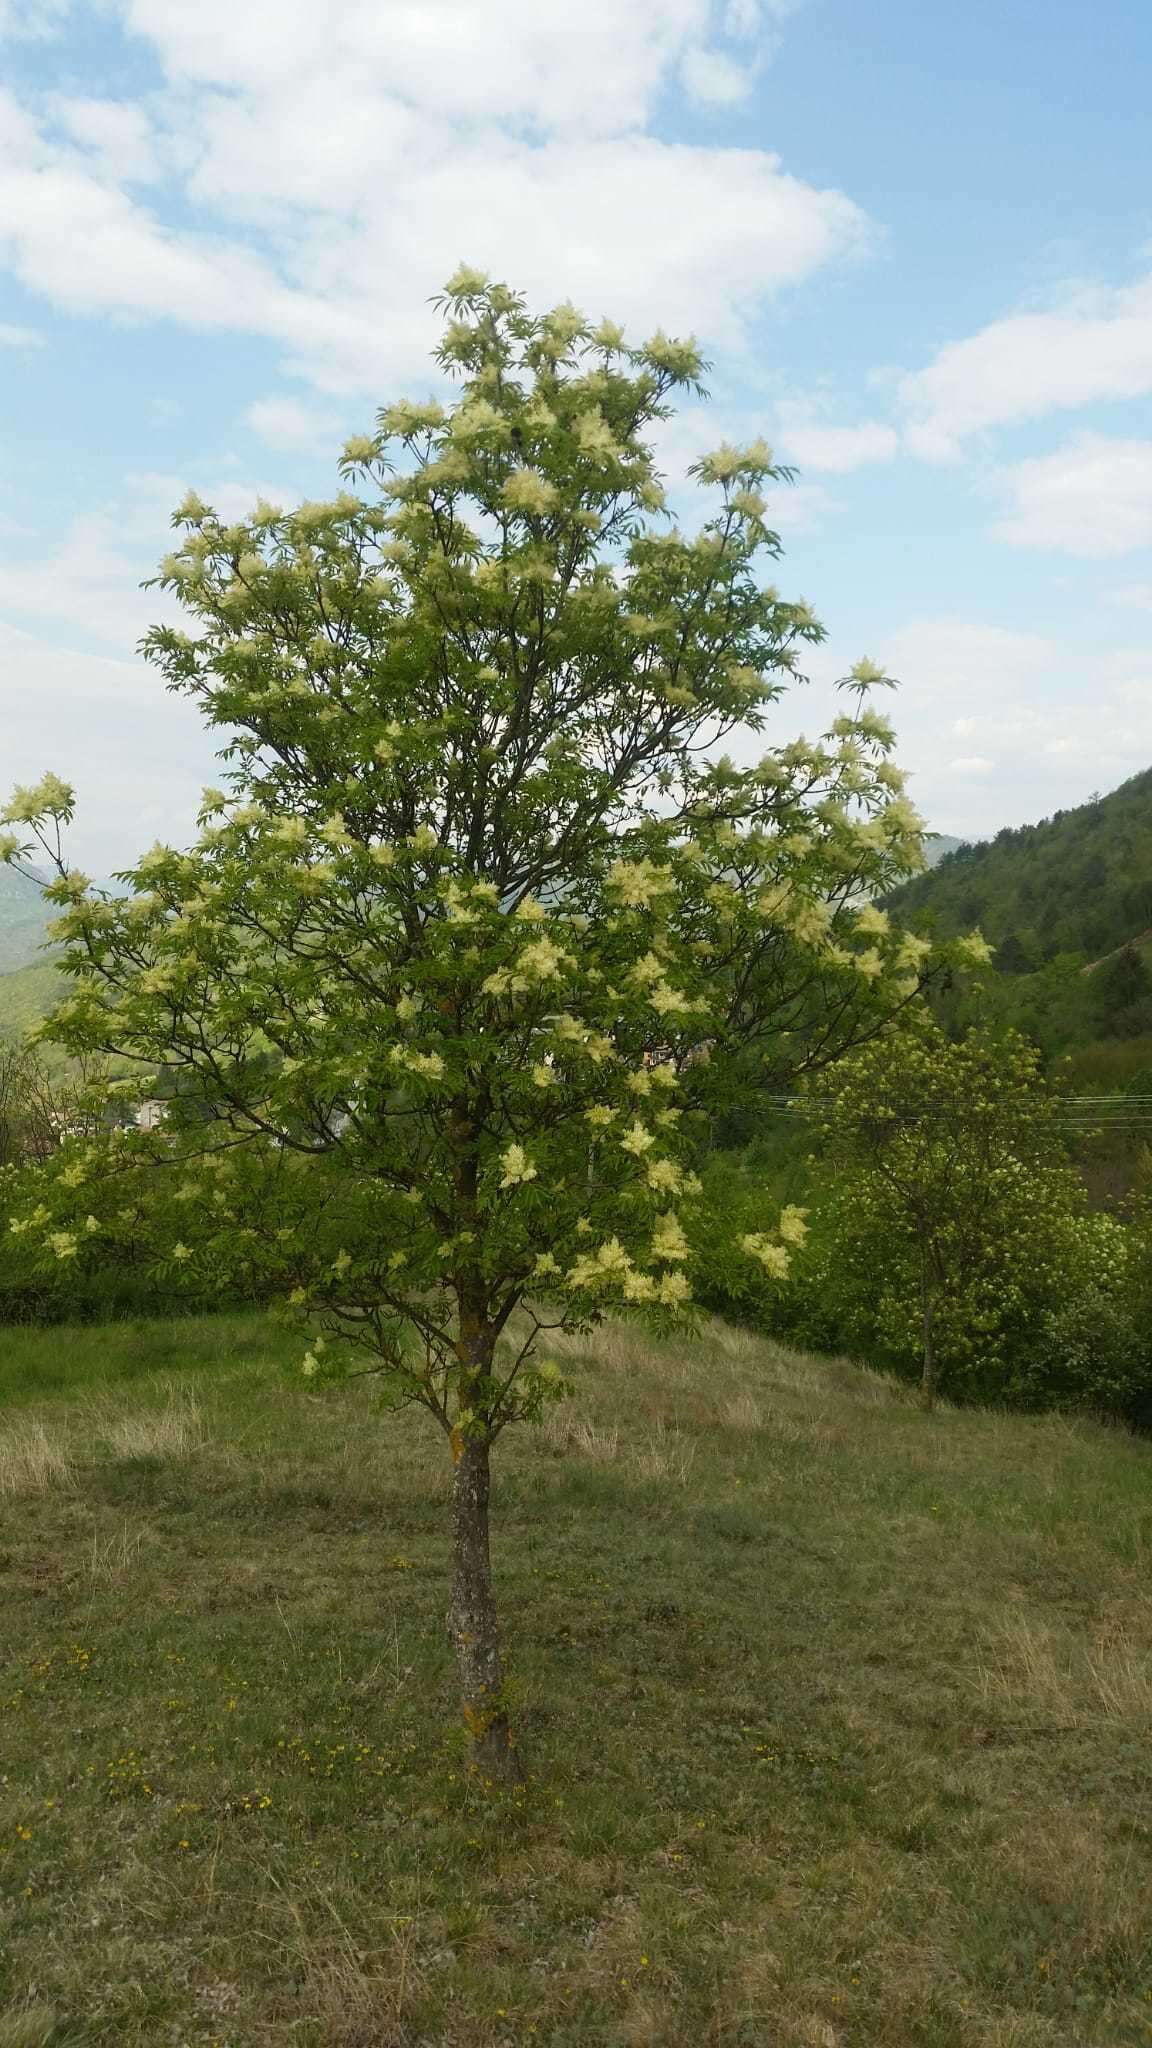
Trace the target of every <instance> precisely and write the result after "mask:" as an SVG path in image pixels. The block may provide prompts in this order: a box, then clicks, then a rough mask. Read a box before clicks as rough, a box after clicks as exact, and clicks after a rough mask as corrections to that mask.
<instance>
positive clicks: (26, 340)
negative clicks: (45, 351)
mask: <svg viewBox="0 0 1152 2048" xmlns="http://www.w3.org/2000/svg"><path fill="white" fill-rule="evenodd" d="M43 346H44V336H43V335H42V334H37V332H36V329H35V328H34V327H14V326H13V325H12V323H11V322H10V321H8V320H0V348H43Z"/></svg>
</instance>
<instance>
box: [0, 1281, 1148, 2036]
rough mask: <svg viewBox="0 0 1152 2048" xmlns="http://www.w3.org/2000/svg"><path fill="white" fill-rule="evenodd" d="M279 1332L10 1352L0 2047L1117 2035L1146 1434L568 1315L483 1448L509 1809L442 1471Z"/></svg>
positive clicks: (1130, 1899) (0, 1420)
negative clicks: (996, 1407) (461, 1604)
mask: <svg viewBox="0 0 1152 2048" xmlns="http://www.w3.org/2000/svg"><path fill="white" fill-rule="evenodd" d="M62 1339H64V1340H66V1341H62ZM284 1347H285V1336H284V1331H283V1329H282V1327H280V1326H279V1325H276V1324H274V1323H272V1322H271V1321H268V1322H265V1321H263V1320H262V1319H260V1318H257V1317H247V1318H234V1319H233V1318H228V1319H224V1318H220V1319H205V1320H203V1321H188V1322H184V1323H173V1324H166V1323H153V1324H139V1323H138V1324H125V1323H120V1324H113V1325H108V1326H105V1327H97V1328H93V1329H72V1330H68V1331H66V1332H61V1331H59V1330H49V1331H43V1330H40V1331H36V1330H10V1331H7V1332H6V1333H5V1374H4V1392H3V1403H4V1406H3V1408H2V1409H0V1490H3V1491H5V1492H7V1493H8V1494H9V1496H10V1503H9V1505H10V1512H9V1514H8V1516H7V1522H6V1529H5V1537H4V1542H5V1557H4V1563H5V1601H6V1606H7V1615H6V1621H7V1626H6V1628H5V1632H4V1645H3V1649H2V1650H0V1699H2V1700H3V1706H4V1778H3V1782H2V1784H0V1832H2V1837H3V1843H4V1850H3V1854H4V1860H5V1872H4V1875H5V1892H6V1896H7V1899H8V1901H9V1904H8V1907H7V1909H6V1924H5V1969H4V1980H3V1987H2V1990H0V2040H8V2041H12V2042H15V2041H17V2040H19V2041H21V2042H27V2043H32V2042H36V2043H48V2042H50V2041H52V2042H55V2041H59V2042H61V2043H63V2042H64V2041H66V2040H67V2041H73V2040H75V2041H81V2040H83V2041H89V2040H91V2041H92V2042H95V2041H96V2040H97V2039H99V2040H100V2041H108V2042H111V2041H115V2042H116V2043H117V2044H118V2048H157V2044H158V2043H161V2042H193V2041H204V2042H210V2041H212V2040H215V2041H219V2042H224V2041H227V2042H228V2043H229V2044H231V2048H259V2044H271V2043H272V2042H285V2041H288V2040H289V2039H291V2040H292V2041H298V2042H299V2043H300V2044H301V2048H305V2044H315V2048H320V2044H321V2043H323V2044H325V2048H367V2044H368V2043H370V2042H371V2043H377V2044H380V2048H385V2044H388V2048H417V2044H419V2043H432V2042H448V2041H451V2042H453V2043H454V2044H456V2048H520V2044H524V2048H529V2044H531V2043H535V2042H540V2043H541V2044H544V2043H550V2044H552V2048H561V2044H563V2048H591V2044H593V2043H601V2044H604V2043H620V2044H626V2043H632V2044H650V2048H655V2044H657V2043H658V2044H660V2048H701V2044H704V2043H714V2044H716V2048H738V2044H741V2043H746V2044H748V2048H753V2044H757V2043H759V2044H763V2048H767V2044H768V2043H771V2044H772V2048H819V2044H826V2048H833V2044H842V2048H848V2044H852V2048H911V2044H913V2043H918V2044H920V2048H958V2044H959V2043H961V2042H963V2043H965V2044H967V2048H1008V2044H1009V2042H1012V2043H1017V2044H1019V2048H1024V2044H1025V2043H1026V2042H1027V2043H1029V2044H1035V2048H1057V2044H1060V2048H1074V2044H1081V2048H1088V2044H1089V2043H1091V2044H1092V2048H1127V2044H1130V2043H1135V2042H1136V2041H1138V2040H1140V2039H1142V2038H1144V2036H1145V2034H1146V2033H1147V2012H1148V2005H1147V1994H1148V1986H1149V1984H1152V1836H1150V1833H1149V1829H1148V1826H1147V1823H1146V1820H1145V1818H1144V1810H1145V1804H1146V1792H1147V1768H1148V1754H1147V1752H1148V1742H1147V1735H1148V1726H1149V1718H1150V1715H1152V1606H1150V1604H1149V1600H1148V1592H1147V1580H1146V1570H1145V1566H1146V1549H1147V1541H1148V1527H1149V1510H1148V1501H1149V1497H1150V1495H1149V1486H1150V1482H1152V1445H1149V1444H1148V1443H1145V1442H1140V1441H1138V1440H1135V1439H1133V1438H1131V1437H1128V1436H1125V1435H1123V1434H1122V1433H1120V1432H1118V1431H1110V1430H1108V1429H1105V1428H1103V1427H1101V1426H1099V1425H1096V1424H1092V1423H1089V1422H1072V1421H1070V1420H1068V1419H1067V1418H1063V1417H1059V1416H1052V1417H1049V1418H1045V1419H1026V1418H1020V1417H1009V1416H1005V1415H1001V1414H993V1413H987V1412H983V1413H982V1412H979V1411H966V1412H957V1411H953V1410H947V1409H943V1410H941V1412H939V1413H938V1414H936V1415H935V1416H929V1417H926V1416H924V1415H923V1414H921V1413H920V1412H919V1411H918V1410H917V1409H916V1407H915V1406H914V1405H913V1404H912V1401H911V1399H910V1396H909V1394H908V1392H907V1391H906V1390H904V1389H903V1388H900V1387H898V1386H895V1385H891V1384H889V1383H888V1382H887V1381H885V1380H882V1379H879V1378H877V1377H875V1376H874V1375H872V1374H869V1373H866V1372H863V1371H860V1370H858V1369H856V1368H855V1367H852V1366H849V1365H847V1364H844V1363H843V1362H836V1361H822V1362H817V1361H815V1360H812V1359H807V1358H804V1357H802V1356H800V1355H798V1354H794V1353H788V1352H784V1351H782V1350H780V1349H779V1348H777V1347H776V1346H774V1345H772V1344H770V1343H767V1342H764V1341H761V1340H760V1339H758V1338H755V1337H752V1336H749V1335H745V1334H741V1333H739V1332H736V1331H733V1330H731V1329H727V1328H725V1327H724V1326H723V1325H722V1324H716V1323H713V1324H710V1325H708V1326H707V1327H706V1329H705V1330H704V1332H703V1334H702V1336H701V1338H700V1339H698V1340H689V1339H687V1338H680V1339H678V1340H676V1341H670V1342H667V1343H665V1344H659V1343H656V1342H655V1341H653V1340H650V1339H647V1338H645V1337H644V1336H643V1335H642V1334H640V1333H639V1332H637V1331H636V1330H635V1329H634V1328H626V1327H621V1326H606V1327H605V1328H603V1329H601V1330H600V1331H599V1332H596V1333H594V1334H592V1335H590V1336H587V1337H584V1338H581V1339H579V1340H572V1341H571V1342H570V1343H569V1344H568V1345H567V1346H566V1347H564V1350H565V1364H566V1367H568V1368H571V1370H572V1374H573V1377H574V1378H575V1380H576V1381H577V1383H578V1385H579V1387H580V1397H579V1402H578V1404H572V1405H571V1406H568V1405H561V1406H559V1407H558V1408H554V1409H553V1410H551V1411H550V1413H549V1417H548V1420H547V1421H546V1423H545V1424H544V1425H543V1426H541V1427H540V1428H538V1429H527V1428H524V1429H520V1430H517V1431H512V1432H510V1433H509V1435H508V1437H507V1438H506V1439H505V1440H504V1441H502V1443H501V1446H500V1454H499V1460H498V1467H497V1481H496V1524H495V1536H496V1546H495V1547H496V1568H497V1574H498V1580H499V1586H500V1593H501V1598H502V1603H503V1609H504V1613H505V1617H506V1624H507V1629H508V1638H509V1649H510V1653H511V1662H512V1667H513V1671H514V1674H515V1699H516V1706H515V1714H516V1719H517V1723H518V1726H519V1728H520V1732H521V1736H522V1740H523V1743H524V1746H525V1751H526V1760H527V1764H528V1771H529V1776H528V1781H527V1783H526V1784H525V1785H524V1786H522V1787H518V1788H516V1789H515V1790H513V1791H507V1792H501V1791H499V1790H497V1789H495V1788H486V1787H484V1786H482V1785H479V1784H474V1783H469V1782H467V1781H466V1780H464V1779H463V1778H462V1776H461V1766H460V1746H459V1743H458V1740H457V1736H456V1730H455V1725H454V1723H455V1716H456V1706H455V1699H454V1683H453V1675H452V1671H451V1667H450V1652H449V1649H448V1645H447V1642H446V1640H445V1635H444V1627H443V1609H444V1588H445V1574H446V1571H447V1566H448V1541H447V1536H446V1530H445V1520H446V1501H447V1493H448V1487H449V1472H448V1461H447V1458H446V1455H445V1452H444V1448H443V1446H442V1444H441V1443H440V1441H439V1439H438V1437H437V1435H436V1433H435V1431H434V1430H433V1429H432V1428H431V1426H430V1424H429V1423H428V1421H427V1419H426V1418H420V1419H419V1420H417V1419H416V1418H414V1417H412V1416H400V1417H389V1416H387V1415H385V1414H382V1412H381V1410H380V1408H379V1406H378V1404H377V1403H376V1402H375V1401H374V1399H373V1395H372V1391H371V1382H365V1381H361V1382H359V1383H357V1384H355V1385H353V1386H352V1387H350V1388H347V1389H344V1390H342V1391H341V1392H339V1393H335V1394H333V1395H330V1396H325V1397H321V1398H317V1397H316V1396H314V1395H312V1394H310V1393H309V1392H308V1390H307V1387H306V1385H305V1384H304V1383H303V1382H302V1381H301V1380H300V1379H299V1377H298V1376H296V1375H292V1376H289V1377H288V1378H287V1379H286V1377H285V1373H284V1367H283V1359H284ZM37 2015H38V2016H39V2030H38V2031H37V2028H36V2025H35V2024H34V2022H35V2020H36V2016H37Z"/></svg>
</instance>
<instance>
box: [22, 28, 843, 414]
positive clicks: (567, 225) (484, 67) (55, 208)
mask: <svg viewBox="0 0 1152 2048" xmlns="http://www.w3.org/2000/svg"><path fill="white" fill-rule="evenodd" d="M780 11H782V10H781V9H780V8H779V7H778V6H770V7H769V8H768V9H767V10H762V9H759V8H757V9H752V8H750V7H747V6H742V7H741V8H739V9H737V10H736V11H735V12H734V11H733V10H732V9H728V10H723V9H718V8H717V7H716V6H715V5H714V4H713V0H630V4H629V6H628V7H626V8H621V7H620V6H619V5H618V0H586V4H585V5H584V6H582V7H581V8H579V9H575V8H573V7H572V6H571V5H570V4H569V0H491V4H490V5H488V6H486V7H484V8H480V7H477V6H476V5H475V4H474V0H420V4H416V0H410V4H408V0H406V4H403V5H401V4H396V5H393V6H391V7H389V8H386V9H385V8H379V7H370V6H366V5H362V4H359V0H339V4H336V5H333V6H330V7H328V8H325V9H320V10H317V9H316V8H315V7H314V6H312V5H306V4H305V0H277V4H275V5H273V4H271V0H254V4H252V5H250V6H248V7H245V8H243V9H240V10H237V9H236V8H235V6H234V5H233V4H231V0H227V4H225V0H202V4H201V5H199V6H197V7H196V8H188V7H187V6H185V5H184V4H183V0H179V4H177V0H123V4H122V12H123V15H124V19H125V21H126V24H127V26H128V27H129V29H130V30H132V31H133V32H134V33H136V34H138V35H140V36H143V37H145V38H146V39H147V40H148V41H149V42H150V44H151V46H152V50H153V54H154V55H155V56H156V58H157V59H158V60H159V62H160V64H161V66H162V67H163V70H164V73H165V76H166V79H167V86H166V89H165V91H163V92H161V93H159V94H154V95H152V96H151V99H150V103H149V110H148V118H147V119H145V116H144V114H143V113H142V112H141V111H140V110H139V109H137V108H134V107H130V106H125V105H123V104H121V103H115V102H109V101H98V100H80V99H75V98H73V99H68V100H57V101H55V102H52V103H51V104H52V106H53V107H54V108H55V115H56V123H57V127H56V131H55V133H53V132H52V131H49V130H47V129H45V128H44V127H42V126H40V125H38V124H37V123H36V122H35V121H34V120H33V119H32V118H31V116H30V114H29V112H28V110H27V108H25V107H22V106H21V105H19V104H17V102H16V101H15V100H14V99H13V98H12V96H11V95H10V94H9V95H8V96H7V97H5V96H3V95H0V260H5V259H6V260H7V263H8V264H9V266H10V268H11V269H12V270H13V271H14V272H15V273H16V275H17V276H18V277H19V278H20V279H21V280H22V282H23V283H24V284H25V285H26V286H27V287H29V288H30V289H31V290H33V291H37V292H39V293H41V294H42V295H43V296H44V297H46V298H47V299H49V300H50V301H52V302H53V303H54V304H56V305H59V306H61V307H64V308H65V309H67V310H70V311H77V312H87V313H101V314H120V315H126V316H129V317H136V318H144V319H170V320H173V321H178V322H180V323H182V324H184V325H186V326H189V327H193V328H201V329H216V330H221V331H227V330H233V331H244V332H248V333H252V334H258V335H263V336H266V337H269V338H271V339H274V340H275V341H277V342H279V343H280V344H281V345H282V347H283V348H284V349H285V351H286V352H287V362H288V366H289V368H290V369H291V370H292V371H293V372H294V373H297V372H298V373H302V374H303V375H305V376H307V377H308V378H310V379H311V380H312V381H313V382H315V383H316V384H318V385H320V386H321V387H322V388H326V389H331V390H334V391H335V390H341V391H352V390H363V391H371V392H372V393H373V395H374V396H375V395H376V394H377V393H380V392H381V387H382V384H383V383H384V381H385V380H386V379H391V378H392V377H394V376H396V375H398V374H401V373H402V374H405V375H407V374H410V373H411V372H412V371H413V370H417V369H423V368H424V367H425V366H426V362H427V353H428V348H429V344H430V342H431V340H432V339H433V337H434V334H435V331H436V324H437V323H436V318H435V316H434V315H433V314H432V313H431V311H430V310H429V308H428V306H427V300H428V298H429V296H430V294H432V293H433V292H434V291H435V290H436V289H437V287H438V286H439V284H440V283H441V281H442V279H443V278H444V277H445V276H447V275H448V273H449V272H450V271H451V270H452V269H454V268H455V266H456V264H457V262H458V261H459V260H460V258H461V256H465V257H467V259H468V260H469V261H472V262H479V263H482V264H484V265H486V266H487V267H489V268H490V269H492V270H494V271H496V272H497V273H499V274H503V275H507V276H509V277H510V279H511V280H512V281H514V282H515V283H516V284H518V285H520V286H522V288H524V289H525V290H527V291H528V292H530V293H531V294H532V296H533V297H534V298H536V299H540V298H543V299H545V301H546V300H548V299H550V298H558V297H564V296H567V295H568V294H569V293H571V294H572V295H573V296H575V297H577V299H583V300H585V301H586V302H587V303H588V307H589V310H590V311H591V312H593V313H600V312H601V311H611V312H612V313H614V314H616V315H617V316H619V317H623V318H625V319H627V320H628V321H630V322H631V323H633V324H634V326H635V327H638V328H639V329H640V331H642V332H643V331H646V330H647V329H649V328H650V327H651V326H653V325H655V324H657V323H658V322H659V323H662V324H665V325H667V326H670V327H679V328H680V329H682V330H683V329H688V328H692V327H693V326H694V325H695V324H696V323H697V321H698V320H699V318H700V313H701V309H702V308H703V309H705V311H706V316H707V338H708V339H709V340H718V341H724V342H728V343H733V342H737V343H738V342H739V341H741V340H742V339H744V338H745V336H746V334H747V331H748V321H749V319H750V317H751V315H752V314H753V312H754V311H755V309H756V306H757V305H758V303H759V302H760V301H761V300H762V299H763V297H764V295H765V294H766V293H768V292H770V291H772V290H774V289H776V288H777V287H779V286H781V285H785V284H788V283H792V282H795V281H797V280H799V279H802V278H804V277H806V276H807V275H808V274H809V273H810V272H811V271H813V270H814V269H816V268H818V267H819V266H820V265H821V264H823V263H826V262H828V261H830V260H831V259H833V258H835V257H836V256H838V255H840V254H841V253H843V252H844V251H846V250H848V249H850V248H852V247H854V246H856V245H857V244H859V242H860V241H861V239H862V237H863V236H864V235H865V232H866V224H865V222H864V218H863V216H862V215H861V213H860V212H859V210H858V209H857V208H856V207H855V206H854V205H853V204H852V203H851V201H850V200H848V199H847V198H846V197H845V196H844V195H843V194H842V193H839V192H836V191H825V190H820V189H818V188H816V187H814V186H812V185H809V184H805V183H804V182H803V181H801V180H799V179H797V178H794V177H791V176H790V175H789V174H788V173H787V172H786V171H785V169H784V168H783V166H782V165H781V163H780V162H779V160H778V159H777V158H776V157H774V156H772V155H770V154H769V153H767V152H766V151H763V150H757V149H723V148H708V147H703V146H688V145H676V144H672V143H668V142H664V141H662V140H660V139H658V138H657V137H656V136H655V135H652V134H648V133H645V132H644V127H645V123H646V122H647V120H648V119H649V117H650V116H651V114H652V113H653V111H654V109H655V107H656V105H657V103H658V100H659V95H660V93H661V92H662V91H663V90H664V88H665V87H666V85H667V84H668V82H669V81H670V80H671V79H672V78H673V77H674V76H675V74H676V71H677V68H678V67H679V66H680V65H681V64H682V63H683V61H684V60H686V59H687V60H689V68H690V72H691V73H692V74H693V75H694V76H695V77H696V80H697V84H698V85H699V86H700V87H701V88H702V89H703V88H707V86H708V84H709V81H710V83H711V89H712V90H713V91H721V90H722V91H724V92H728V91H730V90H731V91H734V90H735V88H736V84H737V82H738V80H739V79H741V78H743V77H745V76H746V75H747V74H748V72H749V71H750V69H751V68H752V67H753V66H754V65H755V63H756V62H757V61H758V58H759V56H760V55H761V54H762V49H763V45H764V24H765V21H766V19H767V18H768V17H774V16H775V15H776V14H778V13H779V12H780ZM61 124H63V126H64V128H65V130H66V133H65V135H64V136H61V135H60V132H59V131H60V126H61ZM157 164H159V165H161V166H162V167H163V168H164V169H165V170H166V171H167V172H168V173H169V174H179V176H180V177H181V178H182V179H183V184H182V187H180V186H178V190H177V198H178V200H179V199H182V200H183V202H184V205H183V206H182V207H181V209H180V219H179V225H173V224H171V222H170V221H169V220H168V219H167V218H165V217H164V216H162V215H161V214H160V213H158V212H156V211H154V210H150V208H149V207H148V206H147V205H145V204H144V203H143V199H142V197H141V196H140V194H139V192H133V191H130V190H129V189H127V188H128V187H129V186H131V185H132V184H133V183H134V181H136V180H138V179H139V178H141V177H144V176H147V175H149V173H150V169H151V168H153V167H154V166H155V165H157ZM189 212H191V213H192V214H193V216H194V218H195V219H196V221H197V222H198V226H197V227H196V228H193V227H191V226H189V225H188V224H187V215H188V213H189Z"/></svg>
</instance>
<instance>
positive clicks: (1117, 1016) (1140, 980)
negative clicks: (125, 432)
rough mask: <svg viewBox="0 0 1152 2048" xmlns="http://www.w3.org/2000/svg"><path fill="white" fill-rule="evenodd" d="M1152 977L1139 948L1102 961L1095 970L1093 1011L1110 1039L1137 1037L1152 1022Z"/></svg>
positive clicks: (1126, 948)
mask: <svg viewBox="0 0 1152 2048" xmlns="http://www.w3.org/2000/svg"><path fill="white" fill-rule="evenodd" d="M1150 998H1152V975H1149V972H1148V968H1147V965H1146V964H1145V960H1144V956H1143V954H1142V953H1140V952H1139V951H1138V950H1137V948H1136V947H1135V946H1121V947H1120V950H1119V952H1116V953H1112V954H1110V955H1109V957H1108V958H1107V959H1106V960H1101V961H1100V963H1099V964H1098V966H1096V967H1094V968H1093V970H1092V980H1091V999H1092V1010H1093V1013H1094V1016H1095V1020H1096V1023H1097V1026H1098V1028H1099V1029H1100V1030H1101V1031H1102V1032H1103V1034H1104V1036H1105V1037H1106V1038H1134V1037H1136V1036H1137V1035H1138V1034H1139V1033H1140V1032H1142V1031H1146V1030H1147V1029H1148V1026H1149V1023H1150V1021H1152V1002H1150V1000H1149V999H1150Z"/></svg>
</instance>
